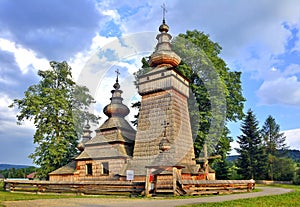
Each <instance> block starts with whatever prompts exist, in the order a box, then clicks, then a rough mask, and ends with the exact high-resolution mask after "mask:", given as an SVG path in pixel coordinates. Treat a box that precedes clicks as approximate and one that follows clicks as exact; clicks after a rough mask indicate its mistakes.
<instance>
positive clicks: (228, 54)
mask: <svg viewBox="0 0 300 207" xmlns="http://www.w3.org/2000/svg"><path fill="white" fill-rule="evenodd" d="M163 3H166V5H167V10H168V12H167V13H166V21H167V24H168V25H169V26H170V33H171V34H172V35H173V36H176V35H177V34H179V33H185V32H186V30H194V29H197V30H199V31H204V32H205V33H207V34H209V35H210V38H211V39H212V40H213V41H215V42H218V43H219V44H220V45H221V46H222V48H223V50H222V54H221V56H222V58H223V59H224V60H225V61H226V63H227V64H228V66H229V67H230V68H231V70H235V71H242V84H243V94H244V96H245V98H246V99H247V101H246V103H245V111H247V109H249V108H251V109H252V110H253V111H254V113H255V114H256V115H257V118H258V120H259V122H260V124H263V122H264V121H265V119H266V118H267V116H268V115H272V116H273V117H274V118H275V120H276V121H277V123H278V124H279V125H280V126H281V130H282V131H283V132H285V135H286V136H287V142H288V144H289V145H290V148H291V149H300V121H299V120H300V79H299V78H300V33H299V28H300V4H299V2H298V1H297V0H294V1H293V0H286V1H280V0H254V1H243V0H239V1H238V0H236V1H232V0H218V1H217V0H213V1H211V0H202V1H198V0H186V1H180V0H172V1H171V0H169V1H168V0H166V1H156V0H154V1H109V0H108V1H106V0H104V1H96V0H81V1H73V0H43V1H39V0H27V1H18V0H1V1H0V126H1V128H0V140H1V150H0V163H14V164H31V160H30V159H28V158H27V156H28V155H29V154H30V153H32V152H33V150H34V145H33V143H32V142H33V138H32V136H33V133H34V126H33V125H32V123H30V122H29V121H26V122H24V124H23V125H21V126H18V125H16V119H15V116H16V113H17V111H16V110H14V109H9V108H8V107H7V106H8V105H9V104H10V103H11V102H12V100H13V99H14V98H22V97H23V92H24V91H25V90H26V89H27V88H28V86H30V85H32V84H35V83H37V81H38V77H37V75H36V74H37V70H39V69H42V70H46V69H49V61H51V60H56V61H63V60H66V61H67V62H68V63H69V64H70V65H71V66H72V68H73V73H74V79H75V80H77V81H78V82H79V83H86V85H88V86H90V87H92V89H91V91H92V94H93V95H95V98H96V101H97V104H96V105H95V106H94V111H95V112H96V113H99V114H101V110H102V108H103V106H104V105H105V104H107V103H108V102H109V98H110V90H111V89H112V84H113V82H114V77H115V75H114V73H113V71H114V70H115V69H116V68H119V69H120V70H121V87H122V89H123V90H124V96H127V97H126V98H127V99H126V98H125V101H127V102H128V100H133V99H135V98H136V96H135V95H136V92H135V91H134V87H132V86H130V84H128V83H131V82H132V77H131V76H130V74H131V73H132V72H134V71H135V70H136V69H137V68H138V67H140V62H139V60H140V58H141V57H142V56H143V55H146V54H150V53H151V51H152V49H153V48H154V46H155V42H156V40H155V35H153V34H156V33H157V32H158V31H157V30H158V26H159V25H160V24H161V19H162V10H161V5H162V4H163ZM139 38H140V39H139ZM132 39H139V43H138V44H137V45H135V46H134V47H133V49H132V48H131V49H132V51H131V52H129V53H128V51H124V53H122V55H121V56H120V54H114V51H112V50H110V49H109V48H114V49H116V50H118V51H119V52H120V51H121V52H122V50H121V49H118V48H119V47H120V48H121V47H122V46H124V45H127V46H128V44H129V42H130V41H131V40H132ZM129 45H130V44H129ZM105 48H106V49H105ZM99 50H100V51H103V53H99ZM134 50H136V51H138V52H136V53H135V52H133V51H134ZM97 51H98V53H97ZM95 54H97V55H98V58H100V57H101V58H103V57H104V58H105V57H106V60H104V61H103V62H95V61H94V57H95ZM126 54H127V56H126ZM116 57H117V58H116ZM120 57H122V58H121V59H122V60H121V61H119V62H117V63H116V62H114V63H113V64H109V63H107V61H112V60H111V59H113V58H115V59H118V58H120ZM109 58H111V59H110V60H108V59H109ZM105 61H106V62H105ZM92 66H93V71H94V72H93V73H92V70H89V72H87V71H88V69H90V67H92ZM116 66H117V67H116ZM97 68H99V70H100V71H101V70H102V72H101V73H99V71H98V70H97ZM103 68H106V70H104V69H103ZM85 75H89V78H90V79H88V80H86V78H84V77H85ZM91 75H92V76H93V77H90V76H91ZM91 83H92V84H91ZM99 91H101V92H99ZM126 91H130V93H129V95H128V94H127V95H126V94H125V93H126ZM127 102H125V103H127ZM101 116H102V117H103V120H104V119H105V117H104V115H101ZM229 126H230V129H231V131H232V136H233V137H234V138H235V137H236V136H237V135H239V134H240V130H239V127H240V123H235V124H230V125H229ZM233 147H236V143H233Z"/></svg>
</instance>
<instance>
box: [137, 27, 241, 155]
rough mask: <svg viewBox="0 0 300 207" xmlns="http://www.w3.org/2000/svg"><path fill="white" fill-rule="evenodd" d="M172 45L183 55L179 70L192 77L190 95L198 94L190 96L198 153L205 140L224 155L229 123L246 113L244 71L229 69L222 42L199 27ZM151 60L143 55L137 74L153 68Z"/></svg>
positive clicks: (227, 149) (181, 35)
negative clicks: (244, 110) (243, 93)
mask: <svg viewBox="0 0 300 207" xmlns="http://www.w3.org/2000/svg"><path fill="white" fill-rule="evenodd" d="M172 46H173V50H174V51H175V52H176V53H177V54H178V55H179V56H180V57H181V59H182V61H181V63H180V64H179V65H178V66H177V70H178V71H179V72H181V73H182V74H183V75H184V76H186V77H187V78H188V79H190V89H191V96H190V97H195V99H193V98H191V99H189V109H190V119H191V123H192V126H193V128H192V132H193V137H196V139H195V142H194V148H195V155H196V157H199V155H200V152H201V151H202V149H203V144H204V142H206V143H207V145H208V150H209V153H210V154H221V155H222V158H223V159H225V158H226V155H227V153H228V152H229V151H230V142H231V141H232V137H230V136H229V130H228V128H227V127H226V123H227V122H228V121H237V120H239V119H241V118H242V117H243V115H244V114H243V107H244V102H245V99H244V97H243V96H242V88H241V80H240V76H241V73H240V72H235V71H230V69H229V68H228V67H227V66H226V63H225V61H224V60H223V59H222V58H220V57H219V55H220V53H221V50H222V48H221V46H220V45H219V44H217V43H214V42H213V41H211V40H210V39H209V36H208V35H206V34H204V33H202V32H199V31H197V30H194V31H187V32H186V34H179V36H178V37H176V38H174V40H173V41H172ZM148 60H149V57H146V58H143V59H142V63H143V67H142V68H141V69H140V70H139V71H138V72H137V73H136V74H135V76H136V78H137V77H138V76H139V75H141V74H144V73H146V72H147V71H149V70H151V68H149V64H148ZM195 100H196V101H195ZM136 106H137V107H138V106H139V105H138V104H136ZM135 123H137V122H136V121H135Z"/></svg>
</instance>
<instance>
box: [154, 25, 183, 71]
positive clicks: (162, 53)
mask: <svg viewBox="0 0 300 207" xmlns="http://www.w3.org/2000/svg"><path fill="white" fill-rule="evenodd" d="M159 31H160V34H158V35H157V36H156V39H157V40H158V43H157V45H156V48H155V51H154V53H153V54H152V55H151V57H150V61H149V63H150V66H151V67H156V66H159V67H161V66H168V67H176V66H177V65H179V63H180V61H181V59H180V57H179V56H178V55H177V54H176V53H175V52H174V51H172V48H171V43H170V40H171V39H172V36H171V35H170V34H169V33H168V31H169V26H168V25H167V24H166V22H165V20H163V22H162V24H161V25H160V26H159Z"/></svg>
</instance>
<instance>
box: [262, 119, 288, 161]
mask: <svg viewBox="0 0 300 207" xmlns="http://www.w3.org/2000/svg"><path fill="white" fill-rule="evenodd" d="M261 135H262V137H263V143H264V145H265V148H266V152H267V154H271V155H273V156H276V155H278V152H279V150H287V149H288V146H287V145H286V143H285V140H286V137H285V136H284V133H281V132H280V126H279V125H278V124H277V123H276V121H275V119H274V118H273V117H272V116H271V115H270V116H268V118H267V119H266V121H265V123H264V125H263V127H262V129H261Z"/></svg>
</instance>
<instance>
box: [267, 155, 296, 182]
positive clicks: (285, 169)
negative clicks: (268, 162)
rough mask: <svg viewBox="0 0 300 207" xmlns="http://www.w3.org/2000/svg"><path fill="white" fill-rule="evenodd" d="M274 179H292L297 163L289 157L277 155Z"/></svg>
mask: <svg viewBox="0 0 300 207" xmlns="http://www.w3.org/2000/svg"><path fill="white" fill-rule="evenodd" d="M273 164H274V165H273V175H272V176H273V179H274V180H280V181H292V180H293V179H294V176H295V175H294V174H295V172H296V163H295V162H294V161H293V160H292V159H290V158H287V157H277V158H276V159H274V163H273Z"/></svg>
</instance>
